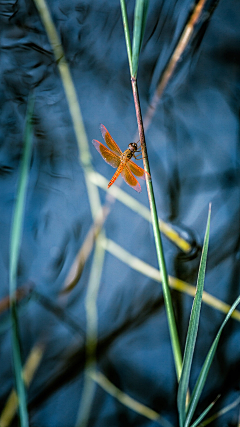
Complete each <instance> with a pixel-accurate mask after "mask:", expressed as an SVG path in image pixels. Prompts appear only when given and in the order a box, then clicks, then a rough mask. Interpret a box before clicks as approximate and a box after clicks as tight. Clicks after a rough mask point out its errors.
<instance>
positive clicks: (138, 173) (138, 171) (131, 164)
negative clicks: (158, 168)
mask: <svg viewBox="0 0 240 427" xmlns="http://www.w3.org/2000/svg"><path fill="white" fill-rule="evenodd" d="M128 167H129V169H130V170H131V171H132V173H134V175H136V176H137V177H138V178H141V179H146V178H145V171H144V169H143V168H141V167H140V166H138V165H136V163H134V162H132V160H129V161H128ZM147 175H148V176H149V178H150V175H149V173H147Z"/></svg>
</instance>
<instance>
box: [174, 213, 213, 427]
mask: <svg viewBox="0 0 240 427" xmlns="http://www.w3.org/2000/svg"><path fill="white" fill-rule="evenodd" d="M210 216H211V205H210V206H209V213H208V220H207V227H206V233H205V238H204V244H203V250H202V256H201V261H200V266H199V272H198V279H197V289H196V295H195V298H194V301H193V306H192V312H191V316H190V320H189V326H188V332H187V338H186V344H185V351H184V357H183V367H182V374H181V378H180V382H179V388H178V396H177V404H178V411H179V423H180V427H183V426H185V425H186V424H185V420H186V398H187V391H188V387H189V377H190V371H191V366H192V359H193V353H194V348H195V343H196V338H197V331H198V325H199V317H200V310H201V304H202V294H203V287H204V279H205V270H206V262H207V252H208V242H209V232H210Z"/></svg>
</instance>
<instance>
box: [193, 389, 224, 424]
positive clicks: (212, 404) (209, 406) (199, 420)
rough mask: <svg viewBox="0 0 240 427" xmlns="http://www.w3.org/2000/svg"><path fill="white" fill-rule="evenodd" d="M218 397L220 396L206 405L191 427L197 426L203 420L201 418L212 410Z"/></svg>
mask: <svg viewBox="0 0 240 427" xmlns="http://www.w3.org/2000/svg"><path fill="white" fill-rule="evenodd" d="M219 397H220V395H219V396H217V398H216V399H215V400H214V401H213V402H212V403H210V405H208V407H207V408H206V409H205V410H204V411H203V412H202V413H201V415H200V416H199V417H198V418H197V419H196V421H194V423H193V424H192V425H191V427H197V426H198V425H199V423H200V422H201V421H202V420H203V418H204V417H205V416H206V415H207V414H208V412H209V411H210V409H212V407H213V406H214V405H215V403H216V401H217V400H218V399H219Z"/></svg>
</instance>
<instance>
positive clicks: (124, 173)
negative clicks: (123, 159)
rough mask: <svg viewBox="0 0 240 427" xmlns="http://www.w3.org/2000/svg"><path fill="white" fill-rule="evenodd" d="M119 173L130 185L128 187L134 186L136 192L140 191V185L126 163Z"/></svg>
mask: <svg viewBox="0 0 240 427" xmlns="http://www.w3.org/2000/svg"><path fill="white" fill-rule="evenodd" d="M121 175H122V177H123V179H124V181H125V182H126V183H127V184H128V185H130V187H132V188H134V190H136V191H137V192H138V193H140V192H141V190H142V189H141V185H140V184H139V182H138V181H137V180H136V178H135V176H134V175H133V174H132V172H131V171H130V169H129V167H128V166H127V165H126V166H125V168H124V169H123V170H122V172H121Z"/></svg>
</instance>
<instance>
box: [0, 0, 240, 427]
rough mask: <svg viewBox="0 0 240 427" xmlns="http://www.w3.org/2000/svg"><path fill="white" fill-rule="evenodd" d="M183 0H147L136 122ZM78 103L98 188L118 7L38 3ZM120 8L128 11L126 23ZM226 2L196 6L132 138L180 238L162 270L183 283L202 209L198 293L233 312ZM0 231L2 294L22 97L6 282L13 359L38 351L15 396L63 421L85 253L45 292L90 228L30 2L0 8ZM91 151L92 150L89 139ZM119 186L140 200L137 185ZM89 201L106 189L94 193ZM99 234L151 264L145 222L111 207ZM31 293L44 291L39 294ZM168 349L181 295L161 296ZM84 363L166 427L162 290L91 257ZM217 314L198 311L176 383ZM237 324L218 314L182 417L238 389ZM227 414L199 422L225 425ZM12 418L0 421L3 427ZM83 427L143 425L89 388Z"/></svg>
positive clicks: (70, 400) (59, 93)
mask: <svg viewBox="0 0 240 427" xmlns="http://www.w3.org/2000/svg"><path fill="white" fill-rule="evenodd" d="M192 6H193V4H192V2H191V1H190V0H184V1H161V2H157V1H152V2H150V5H149V13H148V20H147V25H146V33H145V38H144V42H143V50H142V55H141V61H140V64H139V92H140V99H141V106H142V110H143V115H144V114H145V113H146V111H147V107H148V105H149V102H150V100H151V98H152V96H153V94H154V92H155V90H156V86H157V84H158V82H159V79H160V78H161V75H162V73H163V71H164V69H165V67H166V65H167V62H168V61H169V58H170V57H171V54H172V52H173V50H174V48H175V46H176V43H177V40H178V39H179V36H180V34H181V32H182V30H183V28H184V25H185V23H186V21H187V19H188V17H189V15H190V13H191V10H192ZM49 7H50V12H51V16H52V18H53V21H54V24H55V26H56V29H57V32H58V35H59V37H60V41H61V43H62V46H63V49H64V53H65V56H66V59H67V62H68V65H69V68H70V71H71V75H72V78H73V82H74V85H75V89H76V92H77V96H78V101H79V103H80V106H81V111H82V116H83V122H84V126H85V129H86V134H87V138H88V142H89V149H90V152H91V156H92V160H91V161H92V166H93V168H94V169H95V170H96V171H97V172H99V173H100V174H102V175H103V176H105V177H106V178H107V180H110V179H111V177H112V175H113V169H112V168H111V167H110V166H109V165H107V164H106V163H105V162H104V161H103V160H102V158H101V157H100V155H99V153H98V152H97V151H96V150H95V148H94V147H93V146H92V144H91V140H92V139H93V138H95V139H97V140H100V141H102V137H101V134H100V131H99V124H100V123H103V124H104V125H105V126H106V127H107V129H108V130H109V131H110V133H111V134H112V136H113V137H114V138H115V139H116V141H117V143H118V144H119V145H120V147H121V149H122V150H124V149H125V148H126V147H127V144H128V143H129V142H131V141H133V140H134V138H135V137H134V135H135V134H136V130H137V125H136V116H135V110H134V104H133V98H132V92H131V84H130V78H129V69H128V61H127V54H126V48H125V41H124V34H123V28H122V20H121V13H120V5H119V2H117V1H114V2H112V1H105V2H99V1H97V0H96V1H91V2H90V1H82V2H77V1H74V2H71V3H69V2H67V1H66V0H64V1H61V2H57V1H54V2H49ZM133 10H134V2H132V1H130V2H128V11H129V13H130V15H131V17H132V16H133ZM239 12H240V8H239V5H238V3H236V2H234V1H228V2H226V1H223V0H222V1H220V2H213V1H208V2H207V3H206V5H205V9H204V12H203V14H202V15H201V18H200V20H199V22H198V24H197V25H196V27H195V31H194V34H193V37H192V39H191V43H190V45H189V46H188V48H187V49H186V50H185V52H184V54H183V56H182V58H181V61H180V62H179V63H178V65H177V67H176V70H175V73H174V75H173V77H172V78H171V80H170V82H169V84H168V86H167V87H166V89H165V91H164V93H163V96H162V98H161V100H160V102H159V104H158V107H157V110H156V112H155V115H154V117H153V119H152V121H151V123H150V126H149V128H148V130H147V132H146V141H147V146H148V154H149V161H150V167H151V175H152V180H153V185H154V191H155V197H156V203H157V208H158V214H159V216H160V217H161V219H163V220H164V221H166V222H169V224H171V225H172V226H173V227H174V228H175V229H176V230H177V231H179V233H180V234H181V235H182V236H184V237H185V236H186V237H187V240H188V241H189V242H190V243H191V244H192V251H191V254H189V255H186V254H184V253H183V252H182V251H181V250H180V249H178V248H177V247H176V246H175V245H174V244H173V243H172V242H170V241H169V240H168V239H167V238H166V237H163V244H164V249H165V256H166V261H167V266H168V271H169V274H171V275H172V276H174V277H178V278H180V279H182V280H185V281H187V282H188V283H190V284H192V285H195V284H196V277H197V269H198V265H199V260H200V248H201V246H202V244H203V238H204V231H205V226H206V220H207V212H208V204H209V202H212V219H211V234H210V248H209V256H208V264H207V276H206V282H205V290H206V291H207V292H209V293H210V294H212V295H214V296H215V297H216V298H219V299H220V300H223V301H225V302H226V303H228V304H232V303H233V301H234V300H235V299H236V297H237V296H238V294H239V257H240V252H239V241H240V240H239V229H240V227H239V226H240V213H239V208H240V190H239V182H240V180H239V75H240V73H239V71H240V65H239V41H240V14H239ZM0 19H1V50H0V54H1V56H0V73H1V79H0V85H1V86H0V103H1V104H0V105H1V115H0V121H1V125H0V180H1V184H0V185H1V192H0V213H1V214H0V236H1V255H0V271H1V288H0V289H1V298H3V297H5V296H6V295H7V294H8V291H9V273H8V269H9V239H10V229H11V218H12V213H13V208H14V203H15V200H16V189H17V182H18V177H19V165H20V160H21V156H22V151H23V134H24V126H25V117H26V109H27V100H28V96H29V94H30V93H32V91H34V96H35V105H34V113H33V137H32V158H31V165H30V171H29V180H28V189H27V198H26V206H25V218H24V229H23V237H22V244H21V251H20V259H19V271H18V286H19V287H21V286H26V285H27V284H29V283H31V287H32V288H31V289H32V291H30V296H29V298H28V299H27V300H26V299H25V300H23V301H22V303H21V304H20V311H19V321H20V330H21V341H22V356H23V360H24V361H25V360H26V359H27V357H28V355H29V352H30V351H31V349H32V347H33V346H34V345H35V344H36V343H37V342H39V340H40V341H41V342H44V345H45V352H44V356H43V360H42V363H41V365H40V367H39V369H38V370H37V372H36V374H35V376H34V379H33V381H32V383H31V386H30V388H29V390H28V400H29V411H30V412H29V414H30V425H31V426H34V427H35V426H36V427H55V426H56V427H71V426H74V425H75V423H76V419H77V413H78V408H79V403H80V399H81V393H82V390H83V381H84V375H83V369H84V362H85V350H84V348H85V347H84V345H85V333H86V325H87V321H86V310H85V298H86V295H87V288H88V286H89V285H90V284H91V280H92V279H91V277H92V276H90V271H91V266H92V263H93V262H94V258H93V253H91V254H90V256H89V258H88V260H87V261H86V264H85V266H84V269H83V272H82V275H81V278H80V279H79V281H78V284H77V286H76V288H75V289H74V290H73V291H72V292H71V293H70V294H69V296H68V298H67V299H64V301H63V298H60V297H59V292H60V291H61V290H62V288H63V285H64V283H65V280H66V277H67V275H68V272H69V270H70V267H71V265H72V263H73V261H74V258H75V256H76V254H77V252H78V250H79V248H80V247H81V245H82V244H83V242H84V239H85V237H86V235H87V233H88V231H89V228H90V226H91V224H92V213H91V209H90V202H89V196H88V191H87V186H86V180H85V175H84V169H83V165H82V164H81V163H80V162H79V149H78V145H77V139H76V136H75V133H74V128H73V122H72V118H71V115H70V112H69V107H68V102H67V99H66V95H65V92H64V89H63V84H62V80H61V77H60V74H59V69H58V65H57V63H56V60H55V58H54V55H53V52H52V47H51V45H50V43H49V40H48V37H47V34H46V30H45V28H44V25H43V24H42V21H41V19H40V17H39V13H38V11H37V9H36V7H35V5H34V2H30V1H28V2H23V1H22V0H19V1H18V2H11V3H10V2H2V3H1V4H0ZM102 142H103V141H102ZM121 188H122V189H123V190H124V191H125V192H126V193H128V194H129V195H131V196H132V197H134V198H136V199H137V200H138V201H139V202H140V203H142V204H143V205H144V206H146V207H147V206H148V200H147V191H146V187H145V184H144V182H143V184H142V193H140V194H137V193H136V192H135V191H134V190H132V189H131V188H130V187H128V186H127V185H126V184H125V183H122V184H121ZM98 191H99V196H100V200H101V203H102V204H103V203H104V202H105V197H106V191H105V190H103V189H99V190H98ZM104 230H105V234H106V236H107V238H109V239H112V240H113V241H114V242H115V243H117V244H118V245H120V246H122V247H123V248H124V249H125V250H126V251H128V252H129V253H131V254H132V255H134V256H135V257H139V258H140V259H141V260H143V261H144V262H146V263H149V264H150V265H151V266H153V267H155V268H157V258H156V253H155V245H154V239H153V232H152V229H151V227H150V225H149V223H148V222H147V221H146V220H145V219H143V218H142V217H141V216H140V215H138V214H137V213H135V212H133V211H132V210H131V209H129V208H128V207H126V206H125V205H123V204H122V203H121V202H119V201H116V202H115V203H114V204H112V206H111V211H110V214H109V216H108V218H107V220H106V222H105V225H104ZM41 295H43V296H44V297H43V296H42V297H41ZM172 296H173V300H174V308H175V312H176V318H177V325H178V330H179V336H180V341H181V346H182V348H183V347H184V340H185V336H186V330H187V324H188V318H189V314H190V310H191V304H192V298H191V297H190V296H187V295H184V294H180V293H179V292H177V291H173V292H172ZM97 309H98V325H97V329H98V347H97V366H98V368H99V369H100V370H101V372H103V373H105V375H106V376H107V377H108V378H109V380H111V381H112V382H113V383H114V384H115V385H116V386H117V387H119V388H120V389H121V390H122V391H123V392H125V393H127V394H129V395H130V396H131V397H133V398H134V399H136V400H137V401H139V402H141V403H143V404H145V405H147V406H149V407H150V408H152V409H154V410H155V411H156V412H159V413H160V414H161V415H163V416H164V417H165V418H166V419H167V420H168V421H170V422H171V423H172V424H173V425H174V426H176V425H178V421H177V406H176V393H177V382H176V377H175V371H174V363H173V357H172V351H171V347H170V342H169V333H168V327H167V321H166V314H165V309H164V304H163V299H162V289H161V285H160V284H159V283H158V282H155V281H154V280H153V279H150V278H148V277H146V276H145V275H142V274H141V273H139V272H137V271H135V270H133V269H131V268H130V267H129V266H128V265H126V264H125V263H123V262H122V261H121V260H119V259H117V258H116V257H115V256H114V255H112V254H110V253H109V252H106V253H105V258H104V265H103V272H102V274H101V277H100V278H99V291H98V297H97ZM223 318H224V316H223V314H222V313H220V312H219V311H218V310H216V309H214V308H212V307H209V306H208V305H206V304H203V307H202V312H201V322H200V329H199V335H198V341H197V348H196V353H195V357H194V363H193V371H192V376H191V381H192V382H191V384H192V385H194V382H195V381H196V378H197V375H198V373H199V371H200V368H201V366H202V364H203V361H204V358H205V356H206V354H207V351H208V349H209V347H210V345H211V342H212V340H213V338H214V337H215V335H216V332H217V330H218V328H219V326H220V324H221V322H222V320H223ZM1 319H2V320H1V388H0V398H1V401H0V404H1V408H3V407H4V405H5V403H6V400H7V398H8V395H9V393H10V391H11V388H12V386H13V384H14V377H13V373H12V364H11V341H10V324H9V317H8V312H4V314H2V317H1ZM239 357H240V348H239V323H238V322H237V321H236V320H230V321H229V323H228V325H227V326H226V328H225V330H224V332H223V335H222V338H221V341H220V344H219V347H218V351H217V355H216V356H215V359H214V363H213V366H212V368H211V370H210V373H209V378H208V381H207V384H206V386H205V389H204V392H203V397H202V399H201V401H200V405H199V408H198V410H197V414H200V412H201V411H203V410H204V409H205V408H206V406H207V405H208V404H209V403H210V402H212V401H213V400H214V399H215V398H216V396H217V395H218V394H221V398H220V399H219V400H218V402H217V404H216V406H215V409H213V410H212V412H211V414H212V413H214V412H216V411H217V410H220V409H222V408H224V407H225V406H226V405H228V404H230V403H232V402H233V401H234V400H235V399H236V398H237V396H238V394H239V379H240V378H239ZM238 413H239V409H238V406H236V407H235V408H233V409H232V410H231V411H229V412H227V413H226V414H225V415H224V416H222V417H221V418H219V419H218V420H215V421H214V422H213V423H212V425H214V426H216V427H218V426H221V427H223V426H237V422H238ZM17 423H18V421H17V418H15V419H14V420H13V423H12V424H11V425H13V426H16V425H18V424H17ZM88 425H89V426H91V427H95V426H96V427H103V426H104V427H106V426H111V427H113V426H114V427H117V426H131V427H132V426H155V425H158V424H157V423H156V422H153V421H150V420H148V419H147V418H145V417H143V416H141V415H139V414H137V413H136V412H134V411H132V410H130V409H128V408H126V407H125V406H124V405H122V404H121V403H119V402H118V401H117V400H116V399H114V398H113V397H111V396H110V395H108V394H107V393H106V392H105V391H103V389H102V388H101V387H99V386H97V388H96V391H95V395H94V398H93V402H92V408H91V412H90V418H89V423H88Z"/></svg>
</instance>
